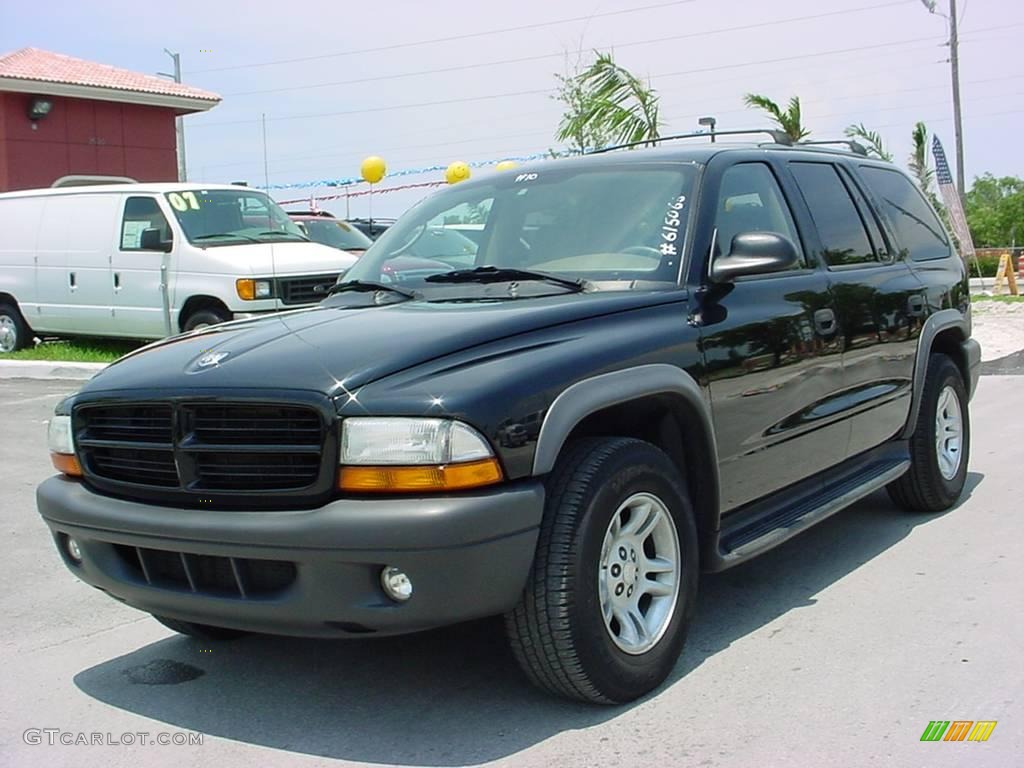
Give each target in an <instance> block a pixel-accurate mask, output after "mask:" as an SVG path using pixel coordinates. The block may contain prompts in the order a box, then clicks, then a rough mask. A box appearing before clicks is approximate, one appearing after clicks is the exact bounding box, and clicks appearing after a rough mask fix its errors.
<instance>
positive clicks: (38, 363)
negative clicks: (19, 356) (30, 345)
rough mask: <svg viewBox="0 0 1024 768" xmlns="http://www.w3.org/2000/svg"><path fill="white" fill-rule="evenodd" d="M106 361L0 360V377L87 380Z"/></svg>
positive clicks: (102, 367)
mask: <svg viewBox="0 0 1024 768" xmlns="http://www.w3.org/2000/svg"><path fill="white" fill-rule="evenodd" d="M106 367H107V363H68V362H62V361H60V360H0V379H71V380H74V381H87V380H89V379H91V378H92V377H93V376H95V375H96V374H97V373H99V372H100V371H102V370H103V369H104V368H106Z"/></svg>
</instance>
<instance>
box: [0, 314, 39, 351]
mask: <svg viewBox="0 0 1024 768" xmlns="http://www.w3.org/2000/svg"><path fill="white" fill-rule="evenodd" d="M31 342H32V330H31V329H30V328H29V327H28V323H26V322H25V318H23V317H22V316H21V312H19V311H18V308H17V307H16V306H15V305H14V304H11V303H8V302H4V303H2V304H0V354H8V353H10V352H17V351H18V350H19V349H24V348H25V347H27V346H28V345H29V344H30V343H31Z"/></svg>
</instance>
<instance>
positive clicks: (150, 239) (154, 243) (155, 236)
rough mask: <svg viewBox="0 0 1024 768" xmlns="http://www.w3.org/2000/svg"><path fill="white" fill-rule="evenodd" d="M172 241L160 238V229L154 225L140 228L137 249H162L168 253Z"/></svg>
mask: <svg viewBox="0 0 1024 768" xmlns="http://www.w3.org/2000/svg"><path fill="white" fill-rule="evenodd" d="M172 245H173V243H172V242H171V241H170V240H162V239H161V238H160V230H159V229H156V228H155V227H151V228H149V229H144V230H142V235H141V237H140V238H139V249H140V250H143V251H162V252H163V253H170V252H171V246H172Z"/></svg>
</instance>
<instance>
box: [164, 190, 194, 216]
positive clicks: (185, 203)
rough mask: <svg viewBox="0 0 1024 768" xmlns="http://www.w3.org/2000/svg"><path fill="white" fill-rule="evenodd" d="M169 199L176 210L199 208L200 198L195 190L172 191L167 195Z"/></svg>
mask: <svg viewBox="0 0 1024 768" xmlns="http://www.w3.org/2000/svg"><path fill="white" fill-rule="evenodd" d="M167 201H168V202H169V203H170V204H171V205H172V206H173V207H174V209H175V210H176V211H188V210H193V211H198V210H199V199H198V198H197V197H196V193H195V192H191V191H190V192H182V193H180V194H179V193H178V192H171V193H169V194H168V195H167Z"/></svg>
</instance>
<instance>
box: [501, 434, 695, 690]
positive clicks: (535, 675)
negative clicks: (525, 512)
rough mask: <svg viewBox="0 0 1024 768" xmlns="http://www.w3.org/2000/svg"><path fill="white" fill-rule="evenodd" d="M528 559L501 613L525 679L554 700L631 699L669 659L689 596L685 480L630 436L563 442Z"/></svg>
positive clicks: (652, 683) (656, 681) (691, 574)
mask: <svg viewBox="0 0 1024 768" xmlns="http://www.w3.org/2000/svg"><path fill="white" fill-rule="evenodd" d="M547 491H548V493H547V500H546V502H545V512H544V520H543V523H542V525H541V531H540V536H539V539H538V543H537V553H536V555H535V558H534V563H533V568H532V570H531V573H530V577H529V580H528V582H527V585H526V589H525V590H524V592H523V596H522V599H521V600H520V603H519V605H517V606H516V607H515V608H514V609H513V610H512V611H511V612H509V613H508V614H506V617H505V625H506V632H507V635H508V638H509V642H510V644H511V646H512V650H513V653H514V654H515V656H516V659H517V661H518V662H519V664H520V666H521V667H522V668H523V670H524V671H525V672H526V674H527V676H528V677H529V678H530V679H531V681H533V683H535V684H536V685H538V686H539V687H541V688H543V689H545V690H547V691H548V692H550V693H553V694H555V695H558V696H563V697H566V698H571V699H579V700H582V701H589V702H600V703H614V702H625V701H631V700H633V699H635V698H637V697H639V696H642V695H643V694H645V693H647V692H648V691H650V690H652V689H654V688H656V687H657V686H658V685H660V684H661V683H662V682H663V681H664V680H665V678H666V677H667V676H668V674H669V673H670V672H671V671H672V668H673V666H674V665H675V663H676V660H677V659H678V657H679V653H680V650H681V649H682V646H683V642H684V640H685V638H686V631H687V628H688V626H689V623H690V619H691V617H692V615H693V608H694V602H695V598H696V593H697V571H698V562H697V557H698V556H697V532H696V527H695V525H694V520H693V512H692V509H691V507H690V503H689V499H688V497H687V494H686V491H685V487H684V483H683V481H682V478H681V477H680V476H679V472H678V471H677V469H676V468H675V466H674V465H673V464H672V462H671V461H670V460H669V458H668V457H667V456H666V455H665V454H664V453H663V452H662V451H660V450H659V449H658V448H656V447H655V446H653V445H651V444H650V443H645V442H642V441H640V440H634V439H631V438H610V439H586V440H580V441H577V442H575V443H573V444H572V445H570V446H569V447H568V448H567V449H566V450H565V451H564V452H563V455H562V456H561V457H560V458H559V461H558V463H557V465H556V466H555V469H554V471H553V472H552V473H551V475H550V477H549V479H548V483H547Z"/></svg>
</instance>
